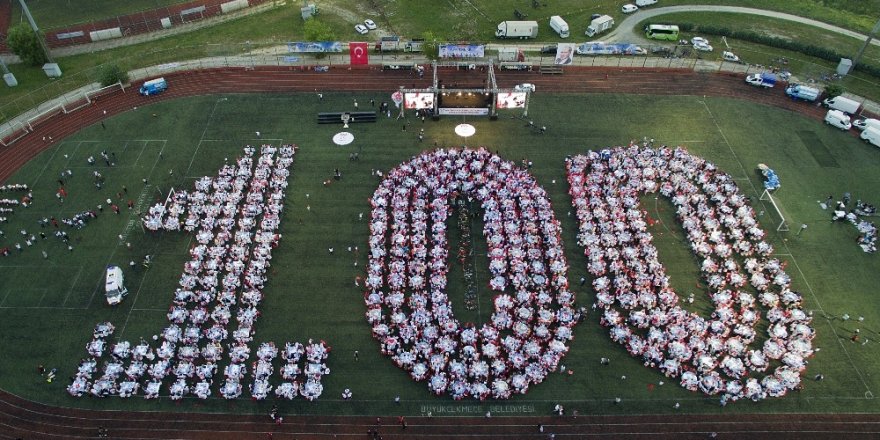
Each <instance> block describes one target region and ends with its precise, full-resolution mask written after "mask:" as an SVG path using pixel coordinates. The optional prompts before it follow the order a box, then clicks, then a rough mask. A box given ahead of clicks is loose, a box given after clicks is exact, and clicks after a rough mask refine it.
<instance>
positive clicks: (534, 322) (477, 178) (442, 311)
mask: <svg viewBox="0 0 880 440" xmlns="http://www.w3.org/2000/svg"><path fill="white" fill-rule="evenodd" d="M459 197H463V198H467V199H468V200H476V202H478V203H479V204H480V206H481V207H482V209H483V221H484V224H485V226H484V229H483V234H484V236H485V237H486V241H487V243H488V253H489V258H490V266H489V270H490V272H491V279H490V280H489V287H490V288H491V289H492V290H495V291H497V292H505V291H509V292H510V293H501V294H499V295H497V296H496V297H495V298H494V306H495V307H494V312H493V313H492V315H491V319H490V320H489V322H487V323H485V324H482V325H481V326H476V325H474V324H468V323H461V322H460V321H458V320H457V319H456V318H455V317H454V316H453V313H452V305H451V300H450V298H449V296H448V295H447V294H446V291H445V290H446V283H447V273H448V271H449V268H448V267H447V262H448V261H449V258H448V253H449V244H448V241H447V236H446V221H447V219H448V217H449V215H450V213H451V211H452V209H453V206H451V204H452V203H453V200H455V199H456V198H459ZM371 204H372V212H371V218H370V241H369V245H370V256H369V267H368V274H367V279H366V292H365V294H364V300H365V302H366V305H367V309H368V310H367V313H366V317H367V320H368V321H369V323H370V325H371V326H372V333H373V335H374V337H375V338H376V339H377V340H378V341H379V342H380V345H381V351H382V353H384V354H385V355H387V356H390V357H391V358H392V359H393V361H394V363H395V364H396V365H397V366H399V367H400V368H402V369H404V370H406V371H407V372H409V374H410V376H412V378H413V379H415V380H417V381H423V380H427V381H428V386H429V389H430V390H431V391H432V392H433V393H435V394H437V395H440V394H444V393H449V394H450V395H451V396H452V397H453V398H454V399H463V398H466V397H473V398H476V399H485V398H487V397H492V398H495V399H506V398H509V397H510V396H511V395H512V394H514V393H519V394H522V393H525V392H526V391H527V390H528V389H529V386H530V385H531V384H537V383H540V382H541V381H543V380H544V378H545V377H547V375H548V374H549V373H550V372H552V371H554V370H556V369H557V366H558V365H559V362H560V360H561V359H562V357H563V356H564V355H565V354H566V353H567V351H568V345H567V342H568V341H569V340H571V339H572V330H571V329H572V327H573V326H574V325H575V323H576V322H577V312H576V311H575V310H574V308H573V304H574V300H575V298H574V294H573V293H572V292H570V291H569V290H568V280H567V275H566V274H567V270H568V263H567V262H566V259H565V256H564V255H563V249H562V239H561V237H560V224H559V222H558V221H557V220H556V219H555V216H554V213H553V209H552V208H551V205H550V200H549V198H548V197H547V195H546V193H545V191H544V190H543V189H542V188H541V187H540V186H539V185H538V184H537V183H536V182H535V179H534V178H533V177H532V176H531V175H530V174H529V173H528V172H527V171H525V170H522V169H520V168H518V167H516V166H515V165H514V164H513V163H511V162H508V161H504V160H502V159H501V158H500V157H499V156H497V155H495V154H492V153H491V152H489V151H487V150H485V149H482V148H481V149H478V150H473V149H440V150H436V151H431V152H425V153H423V154H420V155H418V156H416V157H414V158H413V159H412V160H411V161H409V162H406V163H403V164H401V165H400V166H398V167H397V168H395V169H394V170H392V171H390V172H389V173H388V174H387V177H386V178H385V179H384V180H383V181H382V182H381V184H380V185H379V188H378V189H377V190H376V192H375V193H374V194H373V196H372V199H371ZM502 333H508V334H507V335H503V334H502Z"/></svg>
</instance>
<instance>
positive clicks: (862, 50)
mask: <svg viewBox="0 0 880 440" xmlns="http://www.w3.org/2000/svg"><path fill="white" fill-rule="evenodd" d="M877 32H880V20H877V24H875V25H874V28H873V29H871V32H870V33H869V34H868V38H865V43H864V44H862V47H861V48H859V52H858V53H857V54H856V56H855V58H853V63H852V67H853V68H855V67H856V65H857V64H859V60H861V59H862V55H864V54H865V49H867V48H868V45H869V44H871V40H873V39H874V35H875V34H876V33H877Z"/></svg>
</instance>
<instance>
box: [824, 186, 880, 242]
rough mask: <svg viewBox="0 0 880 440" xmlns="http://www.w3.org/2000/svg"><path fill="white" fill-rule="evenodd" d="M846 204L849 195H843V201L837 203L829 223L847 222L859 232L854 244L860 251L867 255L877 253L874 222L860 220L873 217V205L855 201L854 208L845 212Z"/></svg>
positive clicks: (874, 210) (874, 211)
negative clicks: (856, 244)
mask: <svg viewBox="0 0 880 440" xmlns="http://www.w3.org/2000/svg"><path fill="white" fill-rule="evenodd" d="M829 198H830V196H829ZM848 203H849V193H847V194H845V195H844V197H843V199H842V200H840V201H838V202H837V205H836V206H835V207H834V209H833V210H832V213H831V221H844V220H846V221H848V222H849V223H850V224H852V225H853V226H855V227H856V229H857V230H858V231H859V238H858V240H856V243H858V245H859V247H861V248H862V251H864V252H866V253H869V254H873V253H874V252H877V226H876V225H874V222H872V221H868V220H865V219H863V218H862V217H871V216H873V215H874V214H875V213H876V212H877V210H876V209H875V208H874V205H872V204H870V203H867V202H862V201H861V200H857V201H856V204H855V207H854V208H852V209H850V211H849V212H847V211H846V209H847V204H848Z"/></svg>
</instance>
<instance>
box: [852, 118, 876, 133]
mask: <svg viewBox="0 0 880 440" xmlns="http://www.w3.org/2000/svg"><path fill="white" fill-rule="evenodd" d="M853 127H855V128H858V129H859V130H864V129H866V128H876V129H878V130H880V120H878V119H873V118H866V119H858V120H855V121H853Z"/></svg>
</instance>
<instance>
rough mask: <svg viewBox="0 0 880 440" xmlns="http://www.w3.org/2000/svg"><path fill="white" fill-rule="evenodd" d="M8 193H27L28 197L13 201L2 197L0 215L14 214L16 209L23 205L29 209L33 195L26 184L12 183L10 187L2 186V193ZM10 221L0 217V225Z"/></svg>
mask: <svg viewBox="0 0 880 440" xmlns="http://www.w3.org/2000/svg"><path fill="white" fill-rule="evenodd" d="M6 192H27V193H28V195H27V196H26V197H23V198H22V200H19V199H12V198H8V197H0V214H12V213H13V212H15V207H16V206H19V205H22V206H25V207H27V205H28V202H29V201H30V200H31V199H32V198H33V194H32V193H31V191H30V188H28V186H27V185H26V184H22V183H10V184H8V185H0V193H6ZM8 220H9V219H8V218H7V217H6V216H4V215H0V223H5V222H6V221H8Z"/></svg>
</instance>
